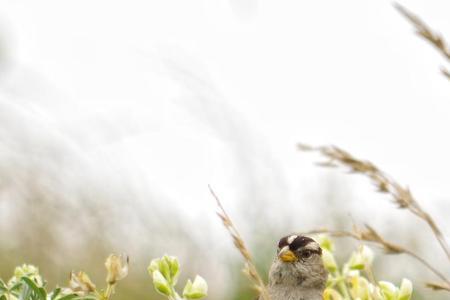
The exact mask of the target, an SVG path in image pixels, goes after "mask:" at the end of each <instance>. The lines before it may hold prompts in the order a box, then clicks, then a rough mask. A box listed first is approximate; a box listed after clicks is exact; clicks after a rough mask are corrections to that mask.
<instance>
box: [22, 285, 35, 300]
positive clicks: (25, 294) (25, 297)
mask: <svg viewBox="0 0 450 300" xmlns="http://www.w3.org/2000/svg"><path fill="white" fill-rule="evenodd" d="M31 292H32V289H31V288H30V287H29V286H28V285H27V284H26V285H24V287H23V289H22V292H21V293H20V295H19V300H29V299H31Z"/></svg>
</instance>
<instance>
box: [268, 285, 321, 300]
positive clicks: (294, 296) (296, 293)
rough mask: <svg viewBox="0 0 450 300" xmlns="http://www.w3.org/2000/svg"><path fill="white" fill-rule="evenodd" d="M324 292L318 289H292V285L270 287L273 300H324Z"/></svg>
mask: <svg viewBox="0 0 450 300" xmlns="http://www.w3.org/2000/svg"><path fill="white" fill-rule="evenodd" d="M322 292H323V291H322V290H320V289H317V288H302V287H297V288H292V286H291V285H283V284H277V285H272V286H270V287H269V293H270V296H271V299H273V300H322V299H323V295H322V294H323V293H322Z"/></svg>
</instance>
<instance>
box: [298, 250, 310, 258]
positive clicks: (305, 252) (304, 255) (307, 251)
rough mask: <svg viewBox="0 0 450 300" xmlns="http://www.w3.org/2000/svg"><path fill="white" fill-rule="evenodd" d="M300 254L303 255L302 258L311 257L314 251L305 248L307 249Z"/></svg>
mask: <svg viewBox="0 0 450 300" xmlns="http://www.w3.org/2000/svg"><path fill="white" fill-rule="evenodd" d="M300 255H301V257H302V258H309V257H311V255H312V251H310V250H305V251H302V252H301V253H300Z"/></svg>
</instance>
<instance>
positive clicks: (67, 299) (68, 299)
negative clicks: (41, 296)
mask: <svg viewBox="0 0 450 300" xmlns="http://www.w3.org/2000/svg"><path fill="white" fill-rule="evenodd" d="M72 299H80V298H79V297H78V295H76V294H69V295H65V296H62V297H61V298H58V300H72Z"/></svg>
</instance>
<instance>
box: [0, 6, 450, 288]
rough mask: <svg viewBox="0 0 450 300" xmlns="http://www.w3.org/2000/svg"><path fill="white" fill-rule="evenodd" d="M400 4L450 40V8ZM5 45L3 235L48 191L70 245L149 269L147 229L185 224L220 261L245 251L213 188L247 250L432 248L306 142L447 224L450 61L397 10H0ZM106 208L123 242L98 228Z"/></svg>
mask: <svg viewBox="0 0 450 300" xmlns="http://www.w3.org/2000/svg"><path fill="white" fill-rule="evenodd" d="M401 4H402V5H404V6H406V7H407V8H409V9H411V10H412V11H414V12H415V13H417V14H419V15H420V16H421V17H422V18H423V19H424V20H425V21H427V23H428V24H429V25H430V26H431V27H432V28H435V29H437V30H438V31H439V32H441V33H442V34H443V36H447V37H448V39H450V18H449V12H450V2H448V1H444V0H440V1H438V0H431V1H418V0H417V1H412V0H411V1H406V0H405V1H402V2H401ZM0 42H1V49H0V50H1V51H0V54H1V56H0V59H1V64H0V67H1V69H0V70H1V73H0V166H1V168H0V169H1V171H0V173H1V174H0V175H1V179H2V180H1V182H2V183H1V185H2V187H3V189H2V193H1V194H0V197H1V198H0V199H1V202H0V208H1V210H0V220H1V221H0V222H1V223H0V224H1V227H0V233H1V234H2V236H6V235H9V236H11V234H12V232H14V230H16V229H17V222H12V221H11V219H12V218H13V216H16V215H17V213H19V212H22V211H23V209H30V208H31V211H32V212H33V211H35V210H34V209H35V208H33V207H34V205H37V204H36V203H38V202H39V199H41V198H39V197H38V199H35V198H33V197H31V196H30V195H34V194H35V192H36V191H39V193H40V194H43V195H45V197H43V198H46V199H52V200H51V201H50V204H49V205H48V206H47V208H46V209H45V210H44V211H45V213H47V212H48V211H49V210H51V212H52V213H53V215H51V214H50V216H55V215H59V214H64V213H67V210H69V211H70V222H68V223H69V224H70V225H71V226H67V227H62V228H63V229H60V232H59V233H58V234H59V235H60V236H66V237H67V236H70V237H75V238H69V240H70V242H68V243H66V242H64V243H63V245H59V246H58V247H62V248H64V247H66V248H70V247H75V246H76V245H77V244H78V243H82V241H83V238H84V236H83V234H85V233H86V232H89V234H94V235H96V234H98V235H99V236H101V235H107V236H108V237H109V238H110V239H111V240H112V241H113V245H115V247H117V248H119V249H121V250H124V251H125V250H126V251H127V252H131V253H134V252H136V253H147V252H149V250H148V247H152V241H153V239H152V238H148V240H150V241H148V244H146V243H145V242H146V240H147V239H146V238H144V239H142V236H148V234H153V233H155V232H156V231H157V229H155V228H157V227H151V228H152V230H150V233H149V231H147V228H148V226H150V225H149V224H148V223H151V222H153V221H155V220H156V221H158V222H160V223H161V222H162V224H163V225H167V224H168V223H170V222H171V221H170V220H173V219H175V218H176V219H178V220H177V221H180V222H181V223H182V224H185V226H190V227H186V228H189V231H190V233H191V234H192V236H191V237H189V239H194V240H198V241H199V243H200V244H201V245H203V244H205V243H206V242H205V236H208V237H211V238H212V240H214V237H217V236H220V238H218V239H216V242H215V243H214V245H212V246H211V245H209V246H211V247H216V248H217V249H219V248H221V249H222V248H223V249H226V251H229V252H233V251H234V250H233V249H232V245H231V242H230V241H229V239H228V237H226V234H225V233H224V231H223V229H222V228H221V224H220V223H219V222H218V220H216V217H215V214H214V211H215V207H214V202H213V200H212V198H211V196H210V195H209V192H208V189H207V185H208V184H211V185H212V186H213V188H214V189H215V190H216V192H217V193H218V194H219V195H220V197H221V198H222V201H223V202H224V205H225V206H226V207H227V208H228V209H229V210H230V213H231V215H234V216H235V217H236V220H237V223H238V226H239V227H240V228H242V230H243V232H244V235H245V236H246V238H249V239H250V240H251V239H252V237H254V236H255V233H256V234H257V235H258V234H259V235H261V234H264V232H265V231H266V230H268V231H271V233H272V234H274V235H275V236H276V234H283V233H285V231H286V230H288V231H295V230H307V229H311V228H314V227H324V226H328V227H330V226H331V227H333V226H337V225H336V224H337V223H336V222H335V220H334V219H335V218H336V219H344V220H345V219H351V220H354V221H355V222H357V223H364V222H370V223H371V224H374V225H376V226H378V228H381V231H384V233H386V234H387V235H388V236H391V237H392V238H393V239H398V241H399V242H403V241H408V240H410V239H413V238H414V236H415V235H416V234H418V232H421V233H422V234H423V236H424V238H429V239H430V240H431V239H432V236H431V235H430V234H429V232H428V229H426V227H425V226H423V224H421V223H420V222H418V221H416V220H415V219H414V218H413V217H411V216H410V215H409V213H408V212H406V211H398V210H395V209H393V207H394V205H393V204H391V203H389V201H388V198H387V197H385V196H382V195H378V194H376V193H374V192H373V188H372V186H371V185H370V184H369V183H368V182H367V181H366V180H364V179H363V178H359V177H355V176H345V175H342V174H341V172H339V171H333V170H331V171H330V170H323V169H319V168H317V167H315V166H314V164H313V163H314V162H315V161H317V160H318V159H319V158H318V157H316V156H314V155H310V154H305V153H299V152H298V151H297V150H296V146H295V145H296V144H297V143H298V142H304V143H309V144H313V145H319V144H335V145H339V146H340V147H342V148H344V149H347V150H349V151H350V152H352V153H353V154H355V155H356V156H357V157H361V158H366V159H370V160H371V161H373V162H375V163H376V164H377V165H379V166H380V167H381V168H382V169H384V170H386V171H387V172H388V173H390V174H391V175H393V176H394V177H395V178H396V179H397V180H398V181H399V182H401V183H404V184H406V185H408V186H410V187H411V189H412V191H413V193H414V194H415V195H416V197H417V198H418V200H419V201H420V202H421V203H422V204H423V206H424V207H425V208H426V209H427V210H429V211H430V212H431V213H432V214H434V215H435V216H436V219H437V221H438V223H439V224H440V225H442V227H443V228H444V229H446V228H449V226H450V220H449V218H448V212H449V209H450V204H449V201H448V199H449V197H450V191H449V189H448V185H449V179H448V178H449V177H448V170H450V158H449V155H448V153H450V142H449V139H448V132H449V128H450V102H449V88H450V85H449V82H448V80H446V79H445V78H444V77H443V76H442V75H441V74H440V73H439V67H440V66H441V65H443V64H444V59H443V58H442V57H441V56H440V55H439V54H438V53H437V52H436V51H435V50H434V49H433V48H432V47H431V46H430V45H428V44H427V43H426V42H424V41H422V40H420V39H419V38H418V37H416V36H415V35H414V34H413V29H412V26H411V25H410V24H409V23H408V22H407V21H406V20H405V19H404V18H403V17H401V16H400V15H399V14H398V13H397V12H396V11H395V9H394V8H393V6H392V3H391V2H390V1H360V0H359V1H356V0H351V1H259V0H241V1H238V0H229V1H225V0H202V1H174V0H170V1H169V0H167V1H98V0H90V1H83V0H79V1H62V0H54V1H47V0H41V1H24V0H9V1H8V0H3V1H2V5H1V6H0ZM49 195H50V196H49ZM27 197H28V198H27ZM23 199H31V200H28V201H25V202H24V201H23ZM318 199H320V201H318ZM336 199H337V200H336ZM92 201H97V202H99V203H101V204H100V208H98V210H99V211H100V216H101V217H102V221H101V222H102V223H103V225H104V226H105V227H104V228H106V229H109V230H105V231H102V232H95V231H96V230H95V229H94V228H95V227H91V225H92V223H91V221H92V220H90V218H84V217H83V216H89V213H88V211H90V210H87V209H86V207H87V206H89V205H90V203H91V202H92ZM333 201H334V202H333ZM336 202H337V203H336ZM344 202H345V203H344ZM19 203H21V204H19ZM94 210H96V209H94ZM156 211H158V212H156ZM102 212H103V214H102ZM175 215H176V216H177V217H175ZM349 216H351V217H350V218H349ZM267 217H269V219H267ZM52 218H53V217H52ZM62 219H65V220H66V221H67V219H66V218H62ZM267 220H269V221H267ZM351 220H350V221H348V222H347V223H345V222H344V223H342V226H343V227H345V226H349V224H351ZM156 221H155V222H156ZM263 222H265V223H263ZM386 222H388V224H389V226H384V225H383V224H385V223H386ZM61 223H64V224H65V222H64V221H61ZM74 223H75V224H77V225H76V226H73V225H74ZM254 224H265V225H266V226H264V227H263V228H261V227H258V228H254V226H253V225H254ZM339 224H341V223H339ZM160 225H161V224H160ZM163 225H161V226H163ZM83 226H85V227H83ZM152 226H153V225H152ZM177 226H178V225H177ZM412 226H415V227H412ZM80 228H84V229H80ZM416 228H417V229H416ZM336 229H338V228H336ZM397 229H398V230H397ZM94 232H95V233H94ZM117 232H122V233H121V235H120V236H121V238H118V236H117V234H118V233H117ZM413 232H414V233H413ZM449 233H450V231H449V230H447V231H446V234H447V235H448V234H449ZM52 234H54V233H52ZM30 235H31V236H33V233H30ZM123 236H126V241H127V243H125V244H124V243H123V241H124V240H123V239H124V237H123ZM136 237H139V238H138V239H137V238H136ZM15 239H16V240H15ZM11 240H12V241H13V242H11V244H10V245H9V246H8V247H9V248H8V249H9V250H10V251H13V250H15V249H16V248H17V247H19V246H20V245H21V242H20V236H15V237H14V238H11ZM14 241H15V242H14ZM207 241H208V242H207V243H210V241H211V239H209V238H208V239H207ZM266 242H267V243H266V244H267V247H271V246H270V245H271V244H272V243H273V240H272V239H270V240H268V241H266ZM164 243H169V244H170V243H173V244H176V241H173V240H170V238H167V239H163V242H161V244H162V245H163V246H161V249H165V248H169V249H173V248H171V247H173V246H167V247H164V245H165V244H164ZM202 243H203V244H202ZM427 245H428V243H427ZM419 246H420V243H419ZM432 246H433V247H435V250H433V251H435V252H436V253H439V249H438V248H437V245H436V244H435V243H434V242H433V243H432ZM158 249H159V248H158ZM161 251H164V250H161ZM174 251H176V250H174ZM255 251H258V249H255ZM180 255H183V254H182V253H180ZM202 255H203V254H202ZM62 256H64V257H60V258H59V259H60V260H63V259H64V258H65V255H62ZM431 256H433V257H434V258H435V259H436V260H439V257H440V256H439V255H437V254H436V255H431ZM52 259H56V260H57V259H58V255H52ZM211 260H212V259H211ZM221 263H223V262H221V261H220V260H219V261H218V264H219V265H220V264H221ZM218 268H219V267H218ZM210 280H213V279H210Z"/></svg>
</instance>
